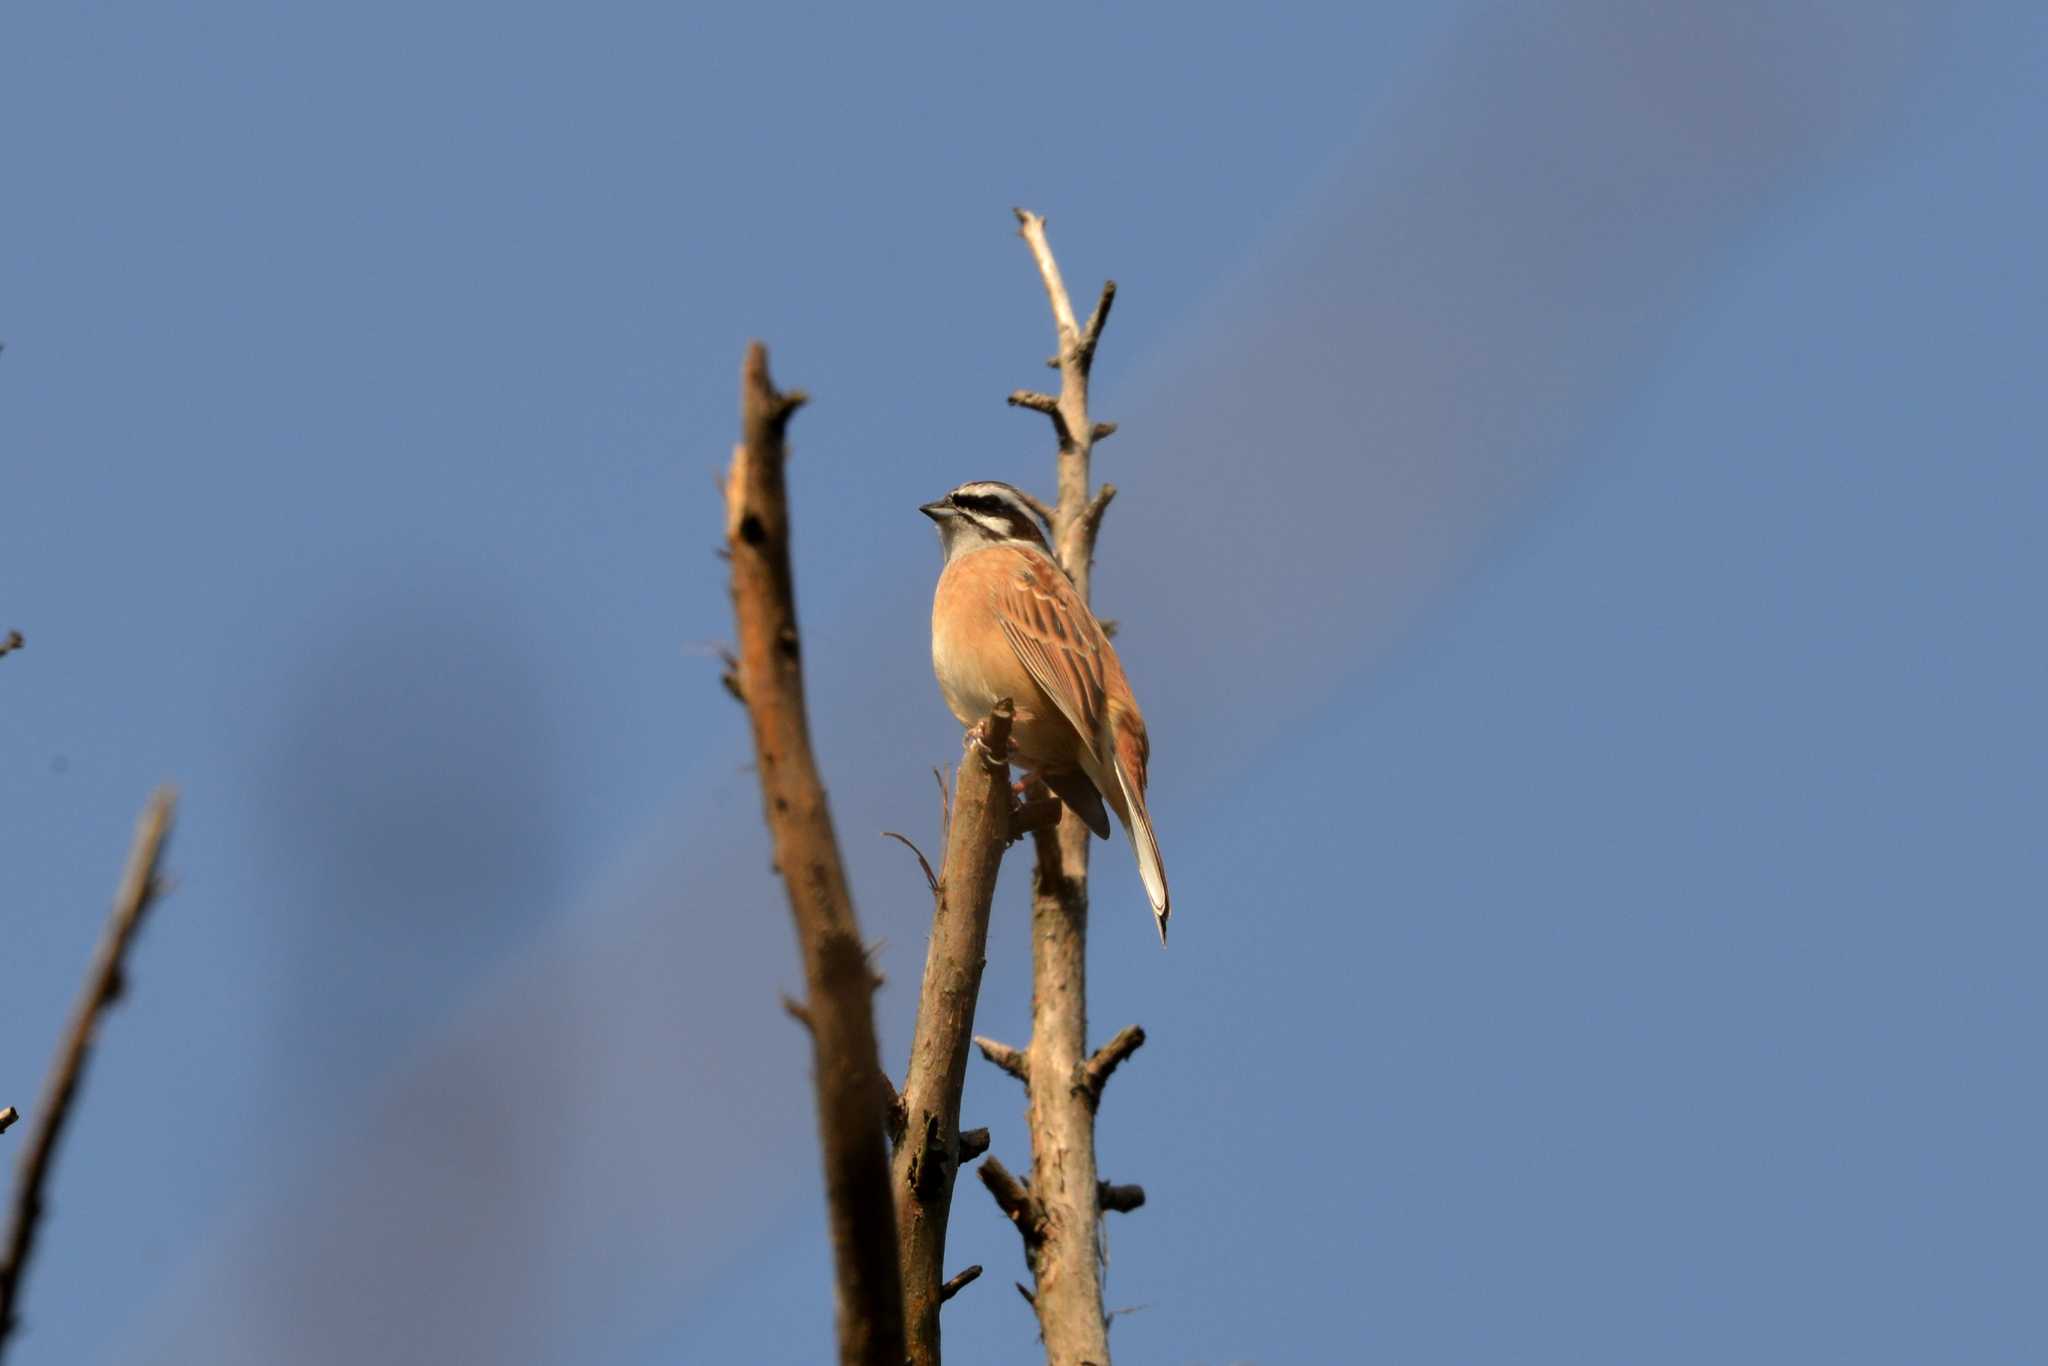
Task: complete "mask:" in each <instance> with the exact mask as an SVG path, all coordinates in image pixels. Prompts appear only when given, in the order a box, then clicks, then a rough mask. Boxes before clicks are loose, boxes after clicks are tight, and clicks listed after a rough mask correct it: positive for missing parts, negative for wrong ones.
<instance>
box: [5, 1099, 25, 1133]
mask: <svg viewBox="0 0 2048 1366" xmlns="http://www.w3.org/2000/svg"><path fill="white" fill-rule="evenodd" d="M20 1118H21V1111H19V1110H17V1109H15V1108H14V1107H13V1106H12V1105H10V1106H8V1107H7V1108H6V1109H5V1110H0V1134H4V1133H6V1132H7V1131H8V1130H9V1129H12V1128H13V1127H14V1121H15V1120H17V1119H20Z"/></svg>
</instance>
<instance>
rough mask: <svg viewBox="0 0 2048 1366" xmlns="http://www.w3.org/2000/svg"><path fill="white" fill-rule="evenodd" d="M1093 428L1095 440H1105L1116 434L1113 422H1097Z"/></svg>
mask: <svg viewBox="0 0 2048 1366" xmlns="http://www.w3.org/2000/svg"><path fill="white" fill-rule="evenodd" d="M1093 430H1094V439H1095V440H1097V441H1107V440H1109V439H1110V438H1111V437H1112V436H1115V435H1116V424H1115V423H1114V422H1098V423H1096V424H1095V427H1094V429H1093Z"/></svg>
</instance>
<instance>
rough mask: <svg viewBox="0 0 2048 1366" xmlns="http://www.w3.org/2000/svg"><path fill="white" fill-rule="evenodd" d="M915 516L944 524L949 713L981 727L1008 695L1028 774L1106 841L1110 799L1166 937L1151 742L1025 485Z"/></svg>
mask: <svg viewBox="0 0 2048 1366" xmlns="http://www.w3.org/2000/svg"><path fill="white" fill-rule="evenodd" d="M918 511H920V512H922V513H923V514H924V515H925V516H927V517H929V518H931V519H932V520H933V521H934V522H936V523H938V528H939V545H940V547H941V549H942V550H943V551H944V552H945V556H946V564H945V568H944V570H942V571H941V572H940V574H939V585H938V590H937V592H936V593H934V594H933V596H932V672H933V673H935V674H937V675H938V680H939V691H941V692H942V693H944V694H945V697H946V705H947V707H948V708H950V709H951V710H952V713H953V715H954V716H955V717H957V718H959V721H960V724H961V725H963V726H968V727H975V726H978V725H979V724H980V721H981V718H982V717H984V716H986V715H987V714H988V712H989V710H990V709H991V708H993V707H994V706H995V704H996V703H998V702H1000V701H1002V700H1003V699H1004V698H1008V699H1010V703H1011V705H1012V706H1013V707H1014V708H1015V709H1016V719H1015V721H1014V722H1012V724H1011V728H1010V743H1011V747H1012V749H1013V750H1014V752H1015V754H1016V756H1017V758H1018V760H1019V762H1020V763H1021V764H1022V766H1023V767H1024V769H1025V771H1026V774H1027V778H1026V781H1027V782H1028V781H1029V778H1030V777H1034V776H1035V777H1038V778H1042V779H1043V780H1044V781H1045V784H1046V786H1047V787H1049V788H1051V789H1052V792H1053V795H1055V796H1057V797H1058V798H1059V799H1060V800H1061V801H1062V802H1063V803H1065V805H1066V806H1067V807H1068V808H1070V809H1071V810H1073V811H1074V812H1075V814H1077V815H1078V816H1080V817H1081V819H1082V820H1083V821H1084V822H1085V823H1086V824H1087V826H1088V828H1089V829H1090V830H1092V831H1093V832H1094V833H1095V836H1096V837H1097V838H1098V839H1108V838H1109V817H1108V815H1107V814H1106V813H1105V812H1104V811H1103V803H1104V802H1105V801H1107V802H1108V803H1109V808H1110V810H1112V811H1114V812H1116V814H1117V819H1118V820H1119V821H1121V822H1122V823H1123V827H1124V834H1125V835H1126V836H1127V837H1129V839H1130V842H1131V850H1132V852H1133V853H1134V854H1136V856H1137V860H1138V876H1139V878H1140V880H1142V881H1143V882H1144V884H1145V894H1146V897H1147V898H1148V899H1149V900H1150V901H1151V903H1152V915H1153V917H1154V919H1156V920H1157V922H1158V925H1159V942H1160V943H1161V944H1164V943H1165V942H1166V920H1167V917H1168V916H1169V915H1170V914H1171V913H1172V907H1171V903H1170V902H1169V900H1168V898H1167V891H1166V867H1165V865H1164V864H1163V863H1162V862H1161V861H1160V857H1159V841H1158V839H1157V837H1155V836H1154V835H1153V833H1152V817H1151V814H1150V813H1149V811H1148V810H1147V809H1146V806H1145V784H1146V778H1145V774H1146V764H1147V762H1148V761H1149V760H1150V758H1151V753H1152V745H1151V741H1150V740H1149V739H1148V738H1147V737H1146V734H1145V716H1144V713H1143V712H1141V711H1139V710H1138V699H1137V698H1136V697H1135V696H1133V695H1132V693H1131V685H1130V682H1129V680H1128V679H1126V678H1125V677H1124V668H1123V663H1122V661H1121V660H1119V659H1118V658H1117V654H1116V647H1115V646H1113V645H1111V644H1110V643H1109V635H1108V633H1107V632H1105V631H1104V630H1103V629H1102V623H1101V622H1099V621H1097V620H1096V619H1095V614H1094V613H1093V612H1091V611H1089V610H1088V604H1087V603H1086V602H1085V601H1083V600H1082V598H1081V594H1080V592H1079V591H1078V590H1077V589H1076V588H1075V587H1074V582H1073V580H1072V579H1070V578H1068V577H1067V573H1066V571H1065V570H1063V569H1061V568H1060V566H1059V563H1058V562H1057V561H1055V560H1054V559H1053V557H1052V552H1051V550H1050V549H1049V548H1048V547H1047V546H1046V541H1045V535H1044V533H1043V532H1042V531H1041V530H1040V528H1039V523H1038V519H1037V518H1036V517H1035V516H1033V515H1032V511H1031V506H1030V504H1029V503H1028V502H1026V501H1025V498H1024V495H1023V494H1021V493H1020V492H1018V490H1017V489H1015V488H1013V487H1012V486H1011V485H1009V484H1004V483H998V482H996V481H994V480H986V479H984V480H975V481H972V482H970V483H965V484H962V485H960V486H959V487H958V488H956V489H954V490H953V491H952V492H950V493H948V494H947V495H946V496H945V497H943V498H941V499H939V500H938V501H937V502H935V503H926V504H924V505H923V506H922V507H920V508H919V509H918ZM977 733H978V732H977Z"/></svg>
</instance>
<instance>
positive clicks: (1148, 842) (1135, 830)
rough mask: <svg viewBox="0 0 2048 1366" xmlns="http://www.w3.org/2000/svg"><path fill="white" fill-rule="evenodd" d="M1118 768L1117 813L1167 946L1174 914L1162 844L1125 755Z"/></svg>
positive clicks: (1119, 758)
mask: <svg viewBox="0 0 2048 1366" xmlns="http://www.w3.org/2000/svg"><path fill="white" fill-rule="evenodd" d="M1141 762H1142V761H1141ZM1115 768H1116V781H1117V785H1118V786H1119V787H1121V788H1122V789H1123V795H1124V801H1123V806H1124V809H1123V810H1122V811H1120V812H1118V813H1117V814H1118V815H1120V816H1123V817H1124V834H1126V835H1128V836H1129V837H1130V841H1131V850H1132V852H1134V853H1136V854H1137V856H1138V876H1139V877H1141V878H1143V879H1144V880H1145V895H1146V896H1148V897H1150V898H1151V899H1152V916H1153V918H1154V919H1156V920H1157V921H1158V922H1159V943H1160V945H1161V947H1164V946H1165V944H1166V918H1167V917H1168V916H1170V915H1172V914H1173V906H1172V903H1171V902H1170V901H1169V900H1168V899H1167V895H1166V865H1165V864H1164V863H1162V862H1160V859H1159V841H1158V840H1157V839H1156V838H1154V836H1153V834H1152V817H1151V816H1150V814H1148V813H1147V812H1146V810H1145V789H1144V787H1143V786H1142V785H1140V784H1138V783H1133V782H1132V781H1131V779H1130V775H1129V774H1128V773H1127V772H1126V771H1125V764H1124V759H1123V755H1121V754H1119V755H1117V758H1116V762H1115Z"/></svg>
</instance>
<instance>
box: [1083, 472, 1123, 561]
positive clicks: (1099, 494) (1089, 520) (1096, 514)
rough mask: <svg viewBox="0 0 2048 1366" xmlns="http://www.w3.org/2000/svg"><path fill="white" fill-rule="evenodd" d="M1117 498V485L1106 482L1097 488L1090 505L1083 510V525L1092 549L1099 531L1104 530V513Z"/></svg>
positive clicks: (1089, 501)
mask: <svg viewBox="0 0 2048 1366" xmlns="http://www.w3.org/2000/svg"><path fill="white" fill-rule="evenodd" d="M1115 500H1116V485H1115V484H1104V485H1103V486H1102V487H1101V488H1099V489H1097V490H1095V496H1094V497H1093V498H1090V499H1089V500H1088V506H1087V507H1085V508H1083V509H1082V510H1081V525H1082V527H1083V528H1084V529H1085V531H1086V533H1087V536H1088V546H1089V548H1090V550H1091V551H1092V550H1093V549H1094V546H1095V537H1096V535H1097V533H1099V532H1100V531H1101V530H1102V514H1103V513H1105V512H1107V511H1109V505H1110V504H1111V503H1112V502H1114V501H1115Z"/></svg>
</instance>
